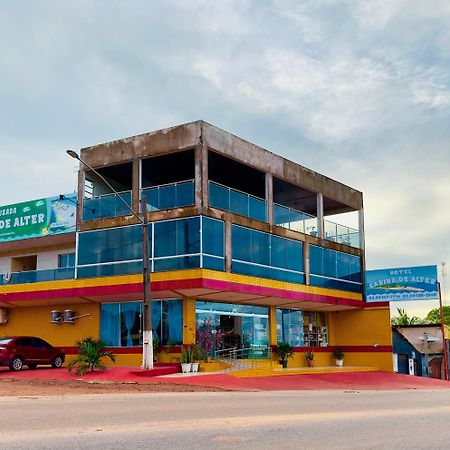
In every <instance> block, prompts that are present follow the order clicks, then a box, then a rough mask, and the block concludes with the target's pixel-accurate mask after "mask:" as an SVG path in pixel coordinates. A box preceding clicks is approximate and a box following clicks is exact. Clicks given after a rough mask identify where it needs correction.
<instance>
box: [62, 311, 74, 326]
mask: <svg viewBox="0 0 450 450" xmlns="http://www.w3.org/2000/svg"><path fill="white" fill-rule="evenodd" d="M76 318H77V317H75V313H74V312H73V311H72V310H71V309H65V310H64V315H63V322H64V323H75V319H76Z"/></svg>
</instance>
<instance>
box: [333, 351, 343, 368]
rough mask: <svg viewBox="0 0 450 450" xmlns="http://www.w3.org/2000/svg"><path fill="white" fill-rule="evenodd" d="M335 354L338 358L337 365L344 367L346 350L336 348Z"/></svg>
mask: <svg viewBox="0 0 450 450" xmlns="http://www.w3.org/2000/svg"><path fill="white" fill-rule="evenodd" d="M333 356H334V358H335V359H336V366H338V367H342V366H343V365H344V352H343V351H342V350H341V349H340V348H335V349H334V350H333Z"/></svg>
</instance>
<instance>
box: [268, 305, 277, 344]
mask: <svg viewBox="0 0 450 450" xmlns="http://www.w3.org/2000/svg"><path fill="white" fill-rule="evenodd" d="M269 345H277V307H276V306H269Z"/></svg>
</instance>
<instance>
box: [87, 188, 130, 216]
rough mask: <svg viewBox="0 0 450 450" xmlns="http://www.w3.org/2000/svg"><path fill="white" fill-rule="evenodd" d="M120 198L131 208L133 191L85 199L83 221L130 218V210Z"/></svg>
mask: <svg viewBox="0 0 450 450" xmlns="http://www.w3.org/2000/svg"><path fill="white" fill-rule="evenodd" d="M119 197H121V198H122V199H123V200H124V201H125V203H126V204H127V205H129V206H130V208H131V203H132V201H131V191H124V192H119V193H118V194H105V195H99V196H97V197H93V198H85V199H84V203H83V220H85V221H86V220H94V219H105V218H107V217H119V216H129V215H130V214H131V211H130V208H128V207H127V206H126V205H125V204H124V202H123V201H122V200H121V199H120V198H119Z"/></svg>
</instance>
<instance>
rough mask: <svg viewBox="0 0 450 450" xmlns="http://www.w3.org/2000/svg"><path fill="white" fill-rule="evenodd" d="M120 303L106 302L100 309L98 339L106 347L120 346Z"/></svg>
mask: <svg viewBox="0 0 450 450" xmlns="http://www.w3.org/2000/svg"><path fill="white" fill-rule="evenodd" d="M119 317H120V304H119V303H107V304H103V305H102V306H101V310H100V339H101V340H102V341H103V342H104V343H105V344H106V345H107V346H108V347H118V346H120V342H121V340H120V322H119Z"/></svg>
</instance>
